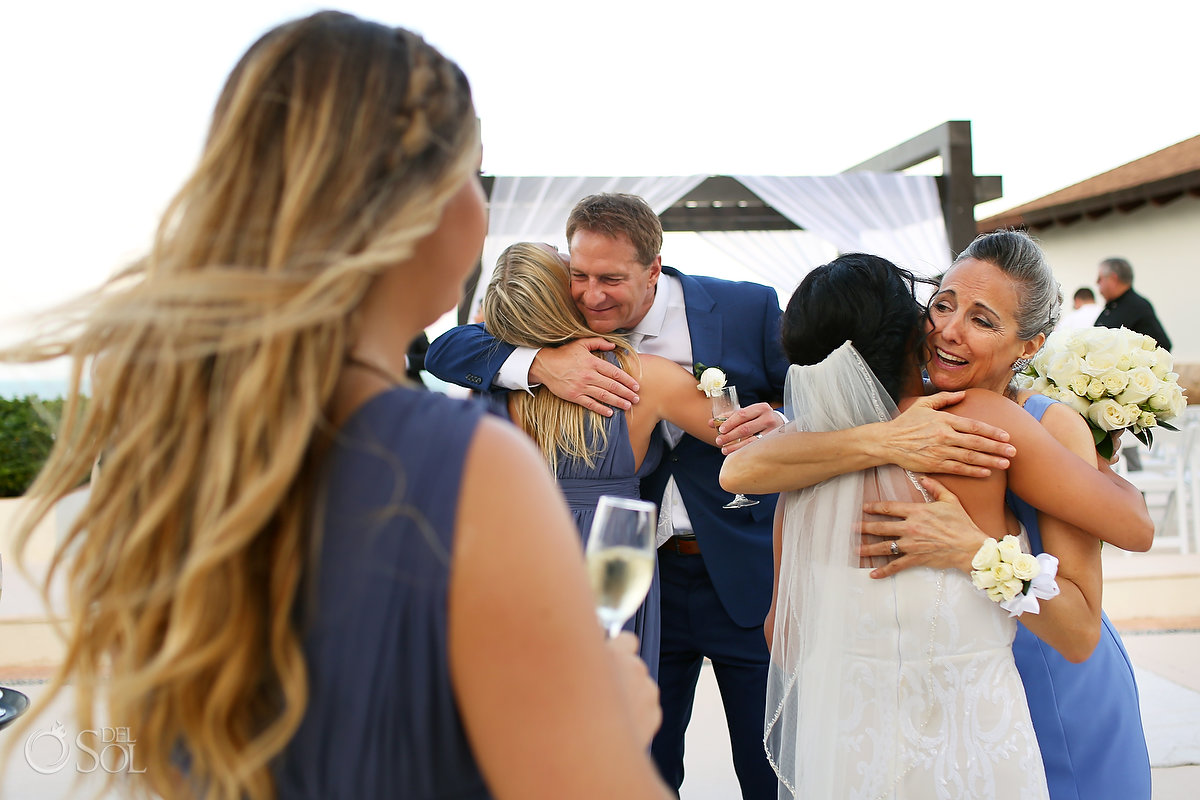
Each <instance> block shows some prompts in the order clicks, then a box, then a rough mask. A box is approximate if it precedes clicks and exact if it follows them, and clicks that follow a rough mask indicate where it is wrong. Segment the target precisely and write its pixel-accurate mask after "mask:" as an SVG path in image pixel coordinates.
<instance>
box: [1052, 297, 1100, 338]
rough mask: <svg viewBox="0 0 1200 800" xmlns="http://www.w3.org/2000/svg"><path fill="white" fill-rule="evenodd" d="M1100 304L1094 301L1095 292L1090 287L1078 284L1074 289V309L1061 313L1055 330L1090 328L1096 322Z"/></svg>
mask: <svg viewBox="0 0 1200 800" xmlns="http://www.w3.org/2000/svg"><path fill="white" fill-rule="evenodd" d="M1101 309H1102V306H1101V305H1100V304H1099V303H1097V302H1096V293H1095V292H1093V291H1092V290H1091V288H1090V287H1087V286H1080V287H1079V288H1078V289H1076V290H1075V297H1074V310H1072V311H1070V312H1068V313H1066V314H1063V315H1062V318H1061V319H1059V321H1058V325H1056V326H1055V327H1054V330H1056V331H1073V330H1078V329H1080V328H1091V327H1092V326H1093V325H1095V324H1096V315H1097V314H1099V313H1100V311H1101Z"/></svg>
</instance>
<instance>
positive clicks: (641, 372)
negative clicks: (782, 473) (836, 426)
mask: <svg viewBox="0 0 1200 800" xmlns="http://www.w3.org/2000/svg"><path fill="white" fill-rule="evenodd" d="M483 317H484V324H485V325H486V326H487V329H488V332H489V333H491V334H492V335H493V336H495V337H496V338H498V339H499V340H501V341H503V342H508V343H510V344H515V345H518V346H520V347H554V346H558V345H561V344H566V343H568V342H573V341H576V340H578V339H587V338H595V337H599V338H603V339H606V340H607V341H609V342H612V343H613V345H614V346H615V348H614V349H613V350H612V351H608V352H598V353H597V354H596V355H597V356H598V357H602V358H608V359H610V360H611V361H612V363H615V364H616V365H617V366H619V367H620V368H621V369H622V370H625V371H626V372H628V373H629V374H631V375H633V376H634V377H635V378H636V379H637V381H638V383H639V384H640V387H641V390H640V396H641V400H640V402H638V403H637V404H636V405H634V406H633V407H632V408H630V409H629V410H628V411H625V412H620V411H619V410H616V409H614V412H615V413H614V414H613V415H612V416H611V417H605V416H602V415H600V414H599V413H597V412H594V411H589V410H588V409H586V408H584V407H583V406H580V405H576V404H575V403H571V402H568V401H566V400H562V399H560V398H559V397H556V396H555V395H554V394H553V393H552V392H551V391H550V390H549V389H547V388H546V387H544V386H539V387H537V388H535V389H533V391H532V392H524V391H513V392H506V393H500V394H493V395H489V398H490V401H491V402H493V403H494V404H495V405H496V406H497V408H498V410H499V411H501V413H504V414H507V415H508V416H509V417H510V418H511V419H512V420H513V421H514V422H516V423H517V424H518V425H520V426H521V428H523V429H524V430H525V432H526V433H527V434H529V436H530V437H531V438H532V439H533V440H534V441H535V442H536V443H537V445H538V449H540V450H541V451H542V457H543V458H544V459H545V460H546V463H547V464H549V466H550V469H551V470H553V472H554V475H555V478H556V479H557V481H558V486H559V488H560V489H561V490H562V493H563V496H564V497H565V498H566V500H567V505H568V506H569V507H570V509H571V515H572V516H573V517H574V518H575V524H576V526H577V527H578V528H579V533H580V535H581V536H582V537H583V540H584V542H585V543H586V542H587V537H588V533H589V531H590V530H591V527H592V519H593V517H594V516H595V512H596V501H597V500H598V498H599V497H600V496H601V495H617V496H619V497H631V498H635V497H639V496H640V495H639V484H640V483H641V480H642V478H644V477H645V476H647V475H649V474H650V473H651V472H653V471H654V469H655V468H656V467H657V466H658V464H659V461H660V460H661V458H662V452H663V441H662V437H661V436H660V435H659V434H658V431H659V422H661V421H662V420H664V419H665V420H668V421H669V422H671V423H673V424H675V425H678V426H679V427H681V428H683V429H684V430H685V431H687V432H688V433H690V434H692V435H693V436H695V437H697V438H699V439H703V440H704V441H707V442H709V443H710V444H712V443H713V442H714V440H715V438H716V436H717V431H716V429H715V428H712V427H710V419H711V417H712V406H711V402H710V401H709V400H708V398H707V397H705V395H704V393H703V392H701V391H699V390H698V389H697V386H696V379H695V377H694V376H692V374H691V373H689V372H688V371H687V370H685V369H683V368H682V367H680V366H679V365H678V364H676V363H675V362H673V361H670V360H668V359H665V358H661V357H659V356H652V355H641V356H639V355H638V354H637V353H635V352H634V351H633V349H632V348H630V347H629V343H628V341H627V340H626V339H625V337H623V336H621V335H620V334H612V333H610V334H598V333H595V332H593V331H592V330H591V329H590V328H588V327H587V323H586V322H585V321H584V319H583V316H582V315H581V314H580V313H579V309H578V308H577V307H576V306H575V303H574V301H573V300H572V299H571V292H570V285H569V275H568V272H567V262H566V260H565V259H564V257H563V256H562V254H560V253H559V252H558V250H556V249H555V248H554V247H552V246H550V245H547V244H533V243H529V242H522V243H519V244H514V245H512V246H511V247H509V248H508V249H506V250H505V251H504V252H503V253H501V255H500V258H499V259H498V260H497V262H496V269H495V271H494V272H493V273H492V280H491V283H490V284H489V285H488V289H487V293H486V295H485V296H484V300H483ZM658 595H659V582H658V571H657V570H655V576H654V581H653V583H652V584H651V586H650V592H649V594H648V595H647V597H646V601H645V602H644V603H643V604H642V606H641V608H639V609H638V612H637V614H636V615H635V616H634V618H633V619H631V620H630V622H629V624H628V625H627V628H628V629H630V630H632V631H633V632H634V633H636V634H637V636H638V641H639V642H640V650H639V652H640V653H641V656H642V658H643V659H644V660H645V662H646V665H647V666H648V667H649V669H650V672H651V674H653V675H657V674H658V649H659V648H658V644H659V603H658Z"/></svg>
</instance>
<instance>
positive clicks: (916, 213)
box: [471, 172, 950, 310]
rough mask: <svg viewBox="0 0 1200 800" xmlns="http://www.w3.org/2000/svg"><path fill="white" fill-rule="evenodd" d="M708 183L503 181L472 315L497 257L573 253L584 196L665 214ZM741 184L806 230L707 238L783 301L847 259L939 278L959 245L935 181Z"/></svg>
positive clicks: (831, 178) (872, 178)
mask: <svg viewBox="0 0 1200 800" xmlns="http://www.w3.org/2000/svg"><path fill="white" fill-rule="evenodd" d="M706 177H708V176H706V175H680V176H642V177H620V176H618V177H582V176H575V177H511V176H497V177H496V180H495V184H494V185H493V187H492V195H491V200H490V204H489V209H490V219H489V223H488V235H487V239H486V241H485V242H484V247H483V269H482V272H481V274H480V277H479V285H478V287H477V288H476V291H475V297H474V298H473V300H472V305H471V308H472V309H473V310H474V309H476V308H478V305H479V301H480V298H482V297H483V292H484V291H485V290H486V288H487V283H488V280H489V279H490V278H491V274H492V268H493V266H494V265H495V263H496V258H497V257H498V256H499V255H500V253H501V251H502V250H503V249H504V248H505V247H507V246H508V245H510V244H512V243H513V242H518V241H542V242H549V243H550V244H553V245H556V246H558V247H559V248H560V249H564V250H565V249H566V245H567V242H566V239H565V227H566V220H567V214H568V213H570V210H571V208H572V207H573V206H574V205H575V203H576V202H578V201H579V199H580V198H582V197H584V196H586V195H589V194H594V193H597V192H627V193H629V194H636V195H640V196H641V197H644V198H645V199H646V202H648V203H649V204H650V207H651V208H653V209H654V210H655V212H657V213H662V212H663V211H665V210H666V209H668V208H670V207H671V205H672V204H673V203H675V202H676V201H677V200H679V199H680V198H681V197H683V196H684V195H686V194H687V193H688V192H690V191H691V190H692V189H694V188H695V187H696V186H698V185H699V184H700V183H702V182H703V181H704V180H705V178H706ZM736 177H737V179H738V180H739V181H740V182H741V183H742V184H744V185H745V186H746V187H747V188H748V189H750V190H751V191H752V192H754V193H755V194H757V195H758V196H759V197H761V198H762V199H763V200H764V201H766V202H767V203H768V204H769V205H771V206H772V207H773V208H774V209H775V210H776V211H778V212H779V213H780V214H782V215H783V216H785V217H787V218H788V219H789V220H791V221H792V222H794V223H796V224H797V225H798V226H800V227H801V228H803V229H804V230H801V231H729V232H716V231H705V232H702V233H701V238H702V240H703V241H704V242H706V243H707V244H708V245H710V246H712V247H715V248H716V249H718V250H719V251H721V253H722V254H724V256H725V257H726V258H729V259H732V260H733V261H735V262H736V263H737V264H739V265H741V268H742V269H744V270H745V273H746V275H745V278H746V279H748V280H755V281H758V282H760V283H765V284H767V285H769V286H773V287H775V289H776V291H778V292H779V297H780V301H781V302H782V303H786V302H787V298H788V297H790V296H791V292H792V290H793V289H794V288H795V286H796V285H797V284H798V283H799V282H800V281H801V279H803V277H804V276H805V275H806V274H807V273H808V271H809V270H810V269H812V268H813V267H815V266H818V265H820V264H824V263H827V262H828V261H830V260H832V259H833V258H834V257H836V256H837V254H838V253H839V252H841V253H847V252H853V251H861V252H867V253H874V254H876V255H881V256H884V257H885V258H888V259H891V260H892V261H894V262H896V263H897V264H899V265H900V266H902V267H906V268H908V269H910V270H912V271H913V272H915V273H917V274H919V275H934V274H937V273H939V272H941V271H942V270H943V269H945V268H946V267H947V266H948V265H949V261H950V245H949V242H948V241H947V239H946V229H945V224H944V222H943V219H942V210H941V205H940V202H939V200H938V192H937V182H936V181H935V180H934V178H933V177H932V176H929V175H904V174H900V173H873V172H848V173H842V174H840V175H824V176H772V175H738V176H736ZM672 266H678V267H679V268H680V269H682V270H684V271H685V272H694V273H696V274H706V272H707V270H706V269H705V268H704V266H703V265H700V264H687V263H679V264H672Z"/></svg>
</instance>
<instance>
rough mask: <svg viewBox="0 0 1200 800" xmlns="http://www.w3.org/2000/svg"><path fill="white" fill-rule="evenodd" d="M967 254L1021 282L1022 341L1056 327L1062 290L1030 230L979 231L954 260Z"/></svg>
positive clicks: (1019, 314)
mask: <svg viewBox="0 0 1200 800" xmlns="http://www.w3.org/2000/svg"><path fill="white" fill-rule="evenodd" d="M968 258H973V259H975V260H977V261H985V262H987V263H988V264H991V265H992V266H994V267H996V269H998V270H1000V271H1001V272H1003V273H1004V274H1005V275H1007V276H1008V277H1009V278H1011V279H1012V280H1013V281H1015V282H1016V283H1017V284H1018V285H1019V289H1018V291H1017V336H1018V337H1020V338H1021V340H1022V341H1026V342H1027V341H1029V340H1030V339H1032V338H1033V337H1035V336H1037V335H1038V334H1039V333H1045V334H1049V333H1050V331H1052V330H1054V326H1055V325H1056V324H1058V318H1059V316H1060V315H1061V312H1062V292H1061V290H1060V289H1059V285H1058V281H1056V280H1054V273H1052V272H1051V271H1050V265H1049V264H1047V263H1046V254H1045V253H1043V252H1042V248H1041V247H1039V246H1038V243H1037V242H1035V241H1034V240H1033V239H1032V238H1031V237H1030V236H1029V234H1027V233H1025V232H1024V231H1015V230H1005V231H994V232H992V233H984V234H980V235H979V236H977V237H975V241H973V242H971V243H970V244H969V245H967V248H966V249H965V250H963V251H962V252H961V253H959V254H958V258H956V259H955V260H954V263H955V265H957V264H960V263H962V262H963V261H965V260H966V259H968Z"/></svg>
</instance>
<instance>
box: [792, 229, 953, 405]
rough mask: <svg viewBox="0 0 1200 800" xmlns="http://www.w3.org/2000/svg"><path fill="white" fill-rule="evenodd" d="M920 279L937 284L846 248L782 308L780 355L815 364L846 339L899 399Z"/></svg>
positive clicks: (916, 329) (916, 322)
mask: <svg viewBox="0 0 1200 800" xmlns="http://www.w3.org/2000/svg"><path fill="white" fill-rule="evenodd" d="M918 283H927V284H930V285H936V284H934V282H933V281H932V280H930V279H927V278H918V277H917V276H915V275H913V274H912V273H911V272H909V271H908V270H905V269H901V268H900V267H897V266H896V265H895V264H893V263H892V262H891V261H888V260H887V259H886V258H880V257H879V256H873V255H868V254H866V253H847V254H845V255H842V256H838V257H837V258H835V259H834V260H833V261H830V262H829V263H828V264H825V265H824V266H820V267H817V268H816V269H814V270H813V271H812V272H810V273H808V275H806V276H805V278H804V280H803V281H801V283H800V285H799V286H798V287H796V291H795V292H794V293H793V294H792V297H791V299H790V300H789V301H788V305H787V310H786V311H784V312H783V323H782V337H783V352H784V354H785V355H786V356H787V358H788V361H790V362H792V363H793V364H801V365H805V364H817V363H819V362H821V361H823V360H824V359H825V357H826V356H828V355H829V354H830V353H832V352H833V351H834V350H836V349H837V348H838V347H840V346H841V345H842V343H843V342H845V341H846V340H847V339H849V340H850V341H851V342H852V343H853V344H854V349H855V350H857V351H858V352H859V353H860V354H861V355H862V357H863V360H865V361H866V362H867V366H869V367H870V368H871V371H872V372H874V373H875V377H877V378H878V379H879V382H880V383H882V384H883V387H884V389H886V390H887V393H888V394H889V395H891V397H892V400H894V401H897V402H898V401H899V399H900V398H899V394H900V387H901V385H902V384H903V381H904V376H905V374H906V373H907V370H909V369H911V367H912V361H911V359H912V358H914V357H915V356H916V353H917V349H918V347H919V343H920V340H921V336H920V325H921V320H922V315H923V313H924V312H923V309H922V307H921V304H920V303H919V302H917V299H916V296H915V294H916V285H917V284H918Z"/></svg>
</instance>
